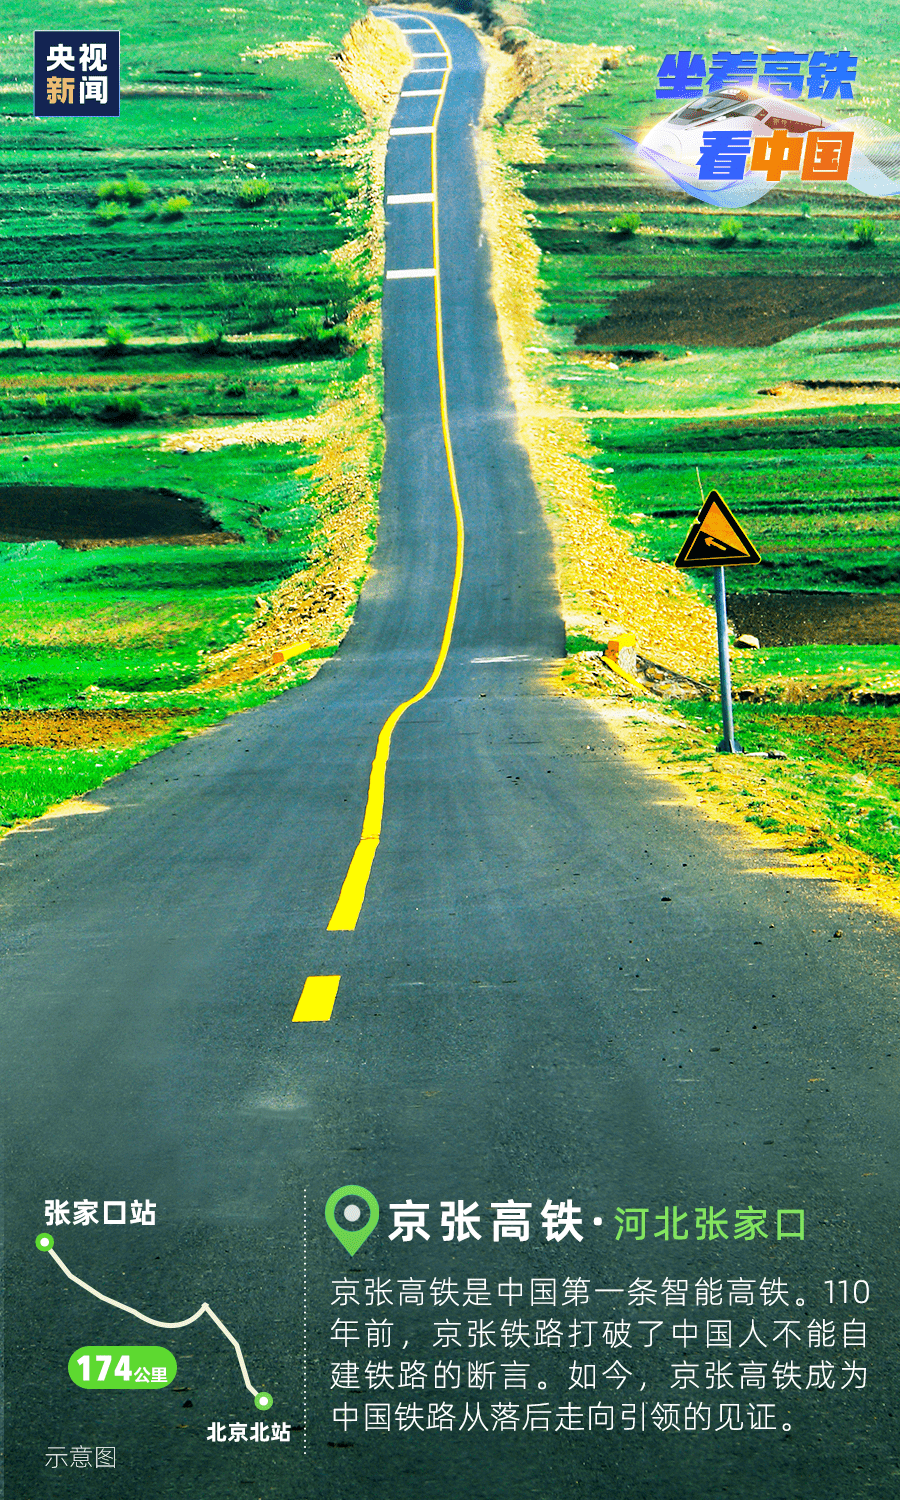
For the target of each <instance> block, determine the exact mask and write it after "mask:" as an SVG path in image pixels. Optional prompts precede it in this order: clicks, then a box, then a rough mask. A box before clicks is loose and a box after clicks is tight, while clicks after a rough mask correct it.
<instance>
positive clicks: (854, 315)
mask: <svg viewBox="0 0 900 1500" xmlns="http://www.w3.org/2000/svg"><path fill="white" fill-rule="evenodd" d="M526 11H527V14H528V18H529V23H530V24H531V25H532V26H533V27H534V28H535V30H538V31H540V32H541V33H542V34H543V35H549V36H552V37H554V38H555V39H557V40H561V41H567V42H588V41H591V42H597V43H599V44H601V45H604V46H612V45H616V46H622V47H626V48H628V49H629V50H628V51H626V52H625V53H624V54H623V56H622V58H621V66H620V67H619V68H618V69H616V70H613V71H609V72H605V73H603V74H602V75H601V79H600V82H599V83H598V85H597V87H596V88H595V89H593V90H592V91H591V92H590V93H588V94H585V95H583V96H582V97H581V98H580V99H578V100H576V101H575V102H573V103H571V104H569V105H567V106H565V107H564V108H562V109H561V110H559V111H558V112H557V114H556V116H555V117H554V118H553V119H552V120H551V122H550V123H549V125H548V126H547V127H546V129H545V130H544V131H543V134H542V141H543V145H544V148H545V152H546V156H545V159H544V160H543V161H542V162H539V163H534V162H528V163H522V164H521V166H520V174H521V179H522V184H523V187H524V191H525V192H526V194H527V196H528V197H529V198H530V200H531V203H532V224H531V229H532V233H533V235H534V238H535V240H536V241H537V244H538V245H539V247H540V249H541V251H542V259H541V279H542V289H543V307H542V312H541V317H542V319H543V321H544V324H545V329H546V349H545V350H544V351H542V357H541V361H540V362H541V364H542V367H543V369H544V371H545V372H546V373H548V374H549V378H550V379H551V381H553V382H555V383H557V384H558V385H559V386H561V387H564V388H566V390H567V392H568V394H569V396H570V399H571V401H572V403H573V405H574V406H575V407H576V409H579V410H580V411H581V412H582V413H583V416H584V421H585V429H586V432H587V434H588V436H589V438H590V441H591V443H592V445H593V447H594V449H595V455H596V456H595V463H596V466H597V468H598V469H599V470H605V471H606V472H605V473H604V475H603V478H604V481H605V482H606V483H607V484H608V485H609V486H610V487H609V489H608V490H607V492H606V493H607V497H608V501H609V506H610V511H611V514H612V515H613V517H614V518H615V519H616V520H617V521H618V522H620V523H621V524H624V525H626V526H628V528H629V529H630V530H631V531H632V532H634V533H635V536H636V545H637V546H638V547H639V548H640V549H641V550H643V551H645V552H646V553H647V554H648V555H652V556H655V557H659V558H664V559H668V560H670V561H671V560H673V559H674V556H675V553H676V552H677V550H678V547H679V546H680V543H681V541H682V540H683V533H684V531H685V526H686V523H687V522H689V521H690V519H691V518H692V517H693V515H694V513H695V511H696V508H697V503H698V499H699V492H698V489H697V481H696V474H695V467H696V466H697V465H699V467H700V471H701V476H702V480H703V483H704V485H705V487H706V488H707V489H709V488H712V487H715V488H717V489H718V490H719V491H720V492H721V493H722V494H723V495H724V496H725V499H726V500H727V502H728V503H729V504H731V505H732V506H733V508H735V510H736V512H737V514H738V515H739V517H740V518H741V520H742V522H744V523H745V524H746V528H747V529H748V531H749V533H750V535H751V536H752V537H753V539H754V540H755V541H756V543H757V546H758V547H759V550H760V551H761V552H762V554H763V557H764V559H765V561H764V565H763V567H762V568H760V569H755V570H750V569H747V570H740V571H738V570H733V575H732V576H733V578H734V586H735V587H736V588H748V589H750V588H759V587H764V588H769V589H771V588H775V589H793V588H798V587H803V588H811V587H812V588H830V589H834V588H837V589H858V588H865V589H883V590H892V589H893V590H897V589H900V534H898V528H897V515H898V511H900V491H898V487H897V477H896V476H897V460H898V446H900V445H898V444H897V442H896V440H895V432H896V412H897V402H898V398H900V380H898V375H897V350H898V347H900V337H898V329H900V236H898V232H897V217H896V212H895V204H894V201H893V200H891V199H873V198H867V197H864V196H863V195H861V194H859V193H857V192H855V191H854V190H853V189H851V188H849V187H845V186H843V185H829V186H822V185H812V186H811V185H809V184H805V185H804V184H801V183H800V182H799V180H794V183H793V185H790V186H789V185H788V182H789V179H786V180H785V183H784V185H782V186H779V187H778V188H775V189H773V190H772V191H771V192H770V193H769V195H768V196H767V197H765V198H764V199H762V200H760V202H759V203H758V204H757V205H754V206H751V207H750V208H748V209H742V210H740V213H739V218H740V228H739V231H738V233H737V235H736V237H735V238H730V237H727V236H724V235H723V232H722V231H723V224H724V221H725V219H726V217H729V216H728V215H725V214H723V213H721V212H718V211H716V210H714V209H712V208H709V207H707V206H706V205H704V204H701V203H699V202H697V201H696V200H693V199H691V198H689V197H688V196H687V195H686V194H684V193H681V192H678V191H676V190H674V189H673V190H669V189H668V188H666V187H664V186H662V185H661V184H660V183H658V182H657V181H656V180H655V179H654V178H653V177H651V176H649V175H648V174H646V173H645V172H643V171H641V170H640V169H638V168H636V167H635V166H634V165H633V164H632V163H631V161H630V159H629V157H628V155H627V152H625V151H624V150H623V148H622V147H621V145H620V144H619V142H618V141H617V140H616V138H615V136H614V133H613V132H615V131H619V132H622V133H623V134H625V135H631V134H632V133H635V134H639V133H640V132H641V130H642V129H643V128H646V127H648V126H649V125H651V124H652V123H653V122H654V121H655V120H658V119H660V118H662V117H663V116H664V115H666V114H668V113H670V112H671V110H673V109H675V108H677V107H678V105H677V103H674V102H671V101H660V100H657V99H656V98H655V89H656V86H657V77H656V73H657V69H658V67H659V65H660V63H661V61H662V59H663V57H664V55H665V54H666V53H667V52H672V51H677V50H678V49H679V48H690V49H691V50H693V51H698V52H702V53H703V55H704V56H705V57H706V59H707V62H709V61H710V60H711V57H712V54H713V52H714V51H716V50H718V49H721V48H730V49H732V50H739V49H740V48H749V49H751V50H754V49H755V50H756V51H758V52H762V51H764V50H765V49H766V48H767V47H769V46H778V47H783V48H792V49H796V50H798V51H812V50H815V49H816V48H819V49H822V50H828V51H834V50H835V48H836V47H843V48H845V49H847V50H848V51H850V52H852V53H856V54H857V55H858V57H859V67H858V79H857V84H856V86H855V88H854V98H853V100H852V101H847V100H844V101H841V100H836V101H830V102H829V103H828V104H826V105H823V109H824V110H825V112H826V113H828V114H829V115H830V116H832V117H834V118H836V119H841V118H842V117H846V116H849V115H852V114H863V113H868V114H870V115H872V116H874V117H875V118H877V119H879V120H880V121H881V122H882V123H883V124H885V125H894V126H896V127H898V128H900V90H898V89H897V87H896V83H895V74H896V62H895V60H892V59H893V54H894V52H895V51H896V48H895V46H894V39H893V36H892V33H891V29H890V27H888V26H887V25H886V24H884V23H882V22H880V21H879V19H878V18H877V17H875V18H872V21H871V24H869V20H870V18H869V17H868V16H867V17H866V18H865V20H863V19H862V18H861V17H860V15H859V13H858V11H857V10H853V9H852V8H851V7H849V6H846V5H844V6H841V7H839V9H838V13H837V15H835V14H834V12H833V11H830V12H829V13H828V16H827V18H826V17H823V16H822V15H821V13H820V11H819V10H818V9H817V8H816V7H814V6H812V5H811V4H795V5H791V6H790V7H787V6H783V7H779V8H778V9H777V10H776V11H775V12H773V11H772V10H771V9H770V8H769V7H766V8H763V7H761V6H756V7H753V6H751V7H749V8H747V7H743V6H742V7H737V6H736V5H733V4H728V3H719V4H717V3H714V0H711V3H708V0H703V3H702V4H701V3H695V4H688V5H687V6H685V7H681V8H680V9H679V10H678V13H677V17H676V16H675V15H673V16H671V17H666V16H660V15H659V14H658V7H652V6H650V5H647V4H644V5H641V6H639V7H638V8H637V9H636V10H633V11H629V12H627V13H626V12H623V11H622V10H621V8H616V7H613V6H611V5H608V4H606V3H591V4H586V3H583V0H576V3H574V4H573V5H571V6H570V5H565V6H563V5H562V4H560V3H557V0H542V3H541V4H540V5H538V4H532V5H530V6H526ZM511 118H512V120H513V121H515V118H516V116H515V110H513V111H512V113H511ZM623 214H624V215H625V216H626V217H625V218H624V219H623ZM732 217H733V216H732ZM864 220H868V221H871V223H872V224H873V225H874V229H875V237H874V239H872V240H870V241H867V240H866V239H865V236H864V235H863V237H862V238H860V235H859V234H858V233H856V232H855V226H857V225H858V224H859V223H860V222H861V221H864ZM604 319H605V322H601V321H600V320H604Z"/></svg>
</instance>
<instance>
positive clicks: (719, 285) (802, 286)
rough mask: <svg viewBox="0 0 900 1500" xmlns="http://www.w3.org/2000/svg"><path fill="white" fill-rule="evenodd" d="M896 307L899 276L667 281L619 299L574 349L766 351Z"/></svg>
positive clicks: (577, 337)
mask: <svg viewBox="0 0 900 1500" xmlns="http://www.w3.org/2000/svg"><path fill="white" fill-rule="evenodd" d="M894 302H900V276H898V275H881V276H853V277H848V276H822V275H817V276H804V275H796V276H777V275H776V276H752V275H744V276H740V277H733V276H722V277H714V276H663V277H660V278H659V280H658V281H654V282H653V284H652V285H651V286H645V287H640V288H639V289H637V290H633V289H628V290H627V291H622V292H620V293H619V295H618V296H617V297H616V299H615V301H614V303H613V305H612V307H611V308H610V311H609V312H608V313H607V315H606V316H605V317H604V318H601V319H600V320H599V321H598V322H593V323H586V324H583V325H582V326H581V327H580V328H579V329H578V331H577V333H576V335H575V343H576V344H579V345H585V344H589V345H592V346H594V347H597V348H606V349H608V348H613V347H615V346H617V345H619V344H626V343H628V344H637V345H641V344H683V345H687V346H688V347H689V348H693V347H696V348H719V349H752V348H763V347H765V346H766V345H769V344H776V343H778V342H779V340H781V339H785V338H789V337H790V336H791V334H794V333H800V332H802V331H803V329H805V328H814V327H816V326H817V325H818V324H820V323H828V322H830V321H831V320H832V319H833V318H839V317H841V316H843V315H844V314H845V313H851V312H863V311H865V310H866V309H867V308H870V307H882V306H886V305H888V304H890V303H894ZM849 326H851V327H853V328H857V327H858V326H859V323H856V324H853V325H849ZM875 326H877V327H879V328H881V327H882V326H883V324H881V323H878V324H876V325H875ZM842 327H843V328H847V327H848V325H847V324H846V323H845V324H843V325H842ZM878 347H879V348H881V347H883V346H881V345H879V346H878Z"/></svg>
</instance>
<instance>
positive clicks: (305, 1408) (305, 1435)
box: [302, 1188, 309, 1458]
mask: <svg viewBox="0 0 900 1500" xmlns="http://www.w3.org/2000/svg"><path fill="white" fill-rule="evenodd" d="M307 1317H308V1304H307V1292H306V1188H304V1189H303V1359H302V1364H303V1456H304V1458H305V1457H306V1452H307V1440H308V1433H309V1412H308V1406H307V1398H306V1324H307Z"/></svg>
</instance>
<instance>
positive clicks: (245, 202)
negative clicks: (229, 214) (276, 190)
mask: <svg viewBox="0 0 900 1500" xmlns="http://www.w3.org/2000/svg"><path fill="white" fill-rule="evenodd" d="M272 190H273V189H272V184H271V182H269V181H267V179H266V178H265V177H248V178H247V179H246V181H245V182H242V183H241V184H240V186H239V188H238V190H237V196H238V202H239V203H240V204H241V205H242V206H243V207H244V208H256V207H258V205H259V204H260V203H265V201H266V199H267V198H268V196H269V194H270V193H271V192H272Z"/></svg>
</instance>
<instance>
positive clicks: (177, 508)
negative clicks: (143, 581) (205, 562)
mask: <svg viewBox="0 0 900 1500" xmlns="http://www.w3.org/2000/svg"><path fill="white" fill-rule="evenodd" d="M194 538H198V539H201V540H204V541H207V542H229V541H239V540H240V538H239V537H237V536H235V535H234V534H232V533H228V532H225V531H223V530H222V527H221V526H220V525H219V523H218V521H215V520H213V518H212V517H211V516H210V515H208V514H207V512H206V510H205V508H204V507H203V506H202V505H201V504H200V503H199V502H198V501H196V500H193V499H187V498H185V497H184V496H183V495H178V494H176V493H175V492H174V490H152V489H133V490H126V489H113V488H111V487H110V488H108V489H84V488H80V487H75V486H71V485H44V484H7V485H0V541H4V542H30V541H36V540H39V539H43V540H49V541H54V542H58V543H59V544H60V545H61V546H63V547H81V548H84V547H90V546H102V545H103V543H109V542H112V541H115V542H127V541H140V542H141V543H153V542H168V543H170V544H171V543H175V542H177V543H180V544H181V545H185V544H189V543H190V541H191V540H193V539H194Z"/></svg>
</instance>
